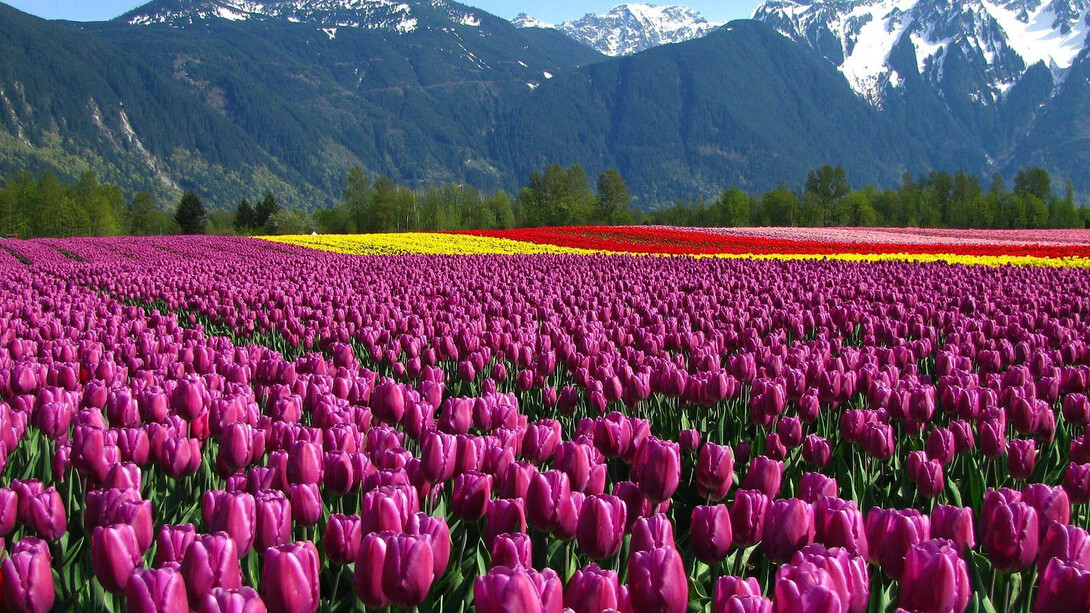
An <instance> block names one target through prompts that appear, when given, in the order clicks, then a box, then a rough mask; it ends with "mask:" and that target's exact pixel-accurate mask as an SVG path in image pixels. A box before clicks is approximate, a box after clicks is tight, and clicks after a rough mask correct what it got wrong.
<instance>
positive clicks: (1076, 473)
mask: <svg viewBox="0 0 1090 613" xmlns="http://www.w3.org/2000/svg"><path fill="white" fill-rule="evenodd" d="M1063 488H1064V489H1065V490H1067V495H1068V497H1070V498H1071V502H1072V503H1074V504H1086V503H1087V502H1090V464H1076V463H1075V462H1071V463H1070V464H1068V465H1067V471H1066V472H1065V473H1064V485H1063Z"/></svg>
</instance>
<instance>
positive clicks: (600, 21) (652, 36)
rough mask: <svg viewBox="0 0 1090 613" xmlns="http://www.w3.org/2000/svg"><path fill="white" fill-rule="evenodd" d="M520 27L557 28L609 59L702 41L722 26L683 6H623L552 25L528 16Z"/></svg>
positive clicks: (518, 20)
mask: <svg viewBox="0 0 1090 613" xmlns="http://www.w3.org/2000/svg"><path fill="white" fill-rule="evenodd" d="M513 23H514V24H515V25H516V26H518V27H520V28H555V29H558V30H560V31H561V32H564V33H565V34H567V35H568V36H570V37H572V38H573V39H575V40H577V41H579V42H581V43H583V44H585V45H587V46H589V47H593V48H594V49H596V50H597V51H599V52H601V53H604V54H605V55H609V56H613V57H616V56H621V55H632V54H634V53H639V52H640V51H644V50H647V49H650V48H652V47H657V46H659V45H667V44H671V43H680V42H684V41H687V40H692V39H694V38H700V37H701V36H704V35H706V34H707V33H708V32H710V31H712V30H714V29H715V28H718V27H720V26H721V25H722V24H719V23H710V22H709V21H708V20H707V19H705V18H704V17H703V16H702V15H701V14H700V13H698V12H696V11H694V10H692V9H690V8H687V7H684V6H668V7H658V6H654V5H651V4H622V5H620V6H616V7H614V8H613V9H612V10H611V11H609V12H608V13H605V14H603V15H595V14H593V13H588V14H586V15H585V16H583V17H582V18H580V19H573V20H570V21H565V22H564V23H562V24H560V25H559V26H553V25H551V24H547V23H544V22H541V21H538V20H536V19H534V18H533V17H530V16H528V15H526V14H525V13H523V14H521V15H519V16H518V17H516V18H515V20H514V22H513Z"/></svg>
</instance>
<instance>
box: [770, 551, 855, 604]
mask: <svg viewBox="0 0 1090 613" xmlns="http://www.w3.org/2000/svg"><path fill="white" fill-rule="evenodd" d="M846 604H847V603H843V602H841V599H840V595H839V594H838V593H837V591H836V589H835V588H834V583H833V579H832V577H830V576H829V573H828V572H826V571H825V570H823V569H821V568H818V567H817V566H815V565H814V564H812V563H809V562H803V563H801V564H788V565H785V566H781V567H780V569H779V570H778V571H776V592H775V596H774V597H773V599H772V610H773V611H774V612H775V613H838V612H840V611H843V610H844V609H846V608H847V607H846Z"/></svg>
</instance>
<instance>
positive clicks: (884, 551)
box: [866, 507, 931, 580]
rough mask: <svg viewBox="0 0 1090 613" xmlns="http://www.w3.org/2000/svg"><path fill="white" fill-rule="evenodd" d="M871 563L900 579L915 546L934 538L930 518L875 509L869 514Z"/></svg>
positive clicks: (868, 541)
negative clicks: (906, 560)
mask: <svg viewBox="0 0 1090 613" xmlns="http://www.w3.org/2000/svg"><path fill="white" fill-rule="evenodd" d="M866 534H867V548H868V558H867V559H868V561H870V562H871V563H872V564H879V565H880V566H881V567H882V572H884V573H886V575H888V576H890V577H892V578H894V579H897V580H900V578H901V574H902V573H903V572H904V567H905V554H906V553H908V550H909V549H911V548H912V547H913V546H914V545H919V544H920V543H922V542H924V541H926V540H929V539H930V538H931V519H930V518H929V517H928V516H926V515H923V514H921V513H920V512H919V511H917V510H915V509H904V510H901V509H881V508H877V507H875V508H873V509H871V510H870V512H869V513H867V519H866Z"/></svg>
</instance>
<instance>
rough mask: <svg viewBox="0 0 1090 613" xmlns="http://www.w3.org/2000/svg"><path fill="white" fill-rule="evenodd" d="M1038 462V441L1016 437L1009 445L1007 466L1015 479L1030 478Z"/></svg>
mask: <svg viewBox="0 0 1090 613" xmlns="http://www.w3.org/2000/svg"><path fill="white" fill-rule="evenodd" d="M1036 464H1037V441H1034V440H1025V439H1017V438H1016V439H1014V440H1013V441H1011V442H1010V445H1009V446H1008V447H1007V468H1009V469H1010V471H1011V476H1012V477H1014V478H1015V479H1029V477H1030V475H1031V474H1033V468H1034V466H1035V465H1036Z"/></svg>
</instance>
